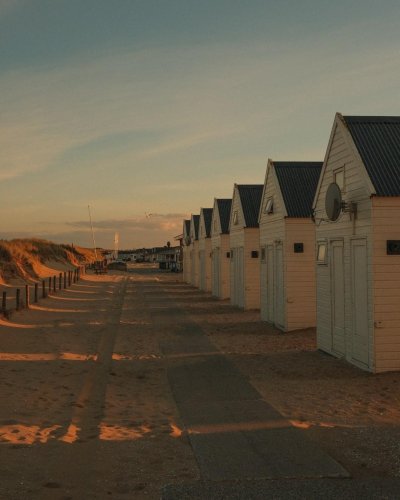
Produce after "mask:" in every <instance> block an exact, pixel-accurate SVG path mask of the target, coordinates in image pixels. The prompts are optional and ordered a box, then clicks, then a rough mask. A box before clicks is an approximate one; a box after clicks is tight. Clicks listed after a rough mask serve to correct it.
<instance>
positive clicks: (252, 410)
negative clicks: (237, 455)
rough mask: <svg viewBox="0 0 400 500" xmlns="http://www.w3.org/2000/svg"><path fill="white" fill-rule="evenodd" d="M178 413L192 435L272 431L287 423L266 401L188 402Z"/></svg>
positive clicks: (182, 405) (183, 403) (180, 407)
mask: <svg viewBox="0 0 400 500" xmlns="http://www.w3.org/2000/svg"><path fill="white" fill-rule="evenodd" d="M179 412H180V414H181V417H182V419H183V420H184V422H185V424H186V428H187V429H190V430H191V431H193V432H201V429H203V428H208V429H209V432H213V430H212V429H214V432H217V431H218V429H220V431H221V432H224V429H225V432H226V431H228V430H229V429H234V428H235V429H237V430H246V429H248V430H255V429H263V428H266V429H268V428H269V429H271V428H278V427H288V426H289V425H290V424H289V422H288V421H287V420H285V419H283V417H282V415H281V414H280V413H279V412H278V411H277V410H276V409H275V408H274V407H273V406H271V405H270V404H268V403H267V402H266V401H264V400H262V399H259V400H254V399H251V400H242V399H240V400H234V401H196V400H195V401H193V400H190V401H187V402H182V403H180V405H179Z"/></svg>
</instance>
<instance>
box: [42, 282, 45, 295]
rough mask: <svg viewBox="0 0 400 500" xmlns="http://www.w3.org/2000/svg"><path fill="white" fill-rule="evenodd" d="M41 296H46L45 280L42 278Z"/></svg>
mask: <svg viewBox="0 0 400 500" xmlns="http://www.w3.org/2000/svg"><path fill="white" fill-rule="evenodd" d="M42 298H43V299H45V298H46V280H42Z"/></svg>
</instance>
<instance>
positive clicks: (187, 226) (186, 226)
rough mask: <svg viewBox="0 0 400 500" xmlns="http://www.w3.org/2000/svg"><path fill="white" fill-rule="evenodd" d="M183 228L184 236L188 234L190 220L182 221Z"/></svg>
mask: <svg viewBox="0 0 400 500" xmlns="http://www.w3.org/2000/svg"><path fill="white" fill-rule="evenodd" d="M183 226H184V232H185V233H186V234H190V220H189V219H184V221H183Z"/></svg>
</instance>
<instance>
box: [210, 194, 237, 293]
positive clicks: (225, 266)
mask: <svg viewBox="0 0 400 500" xmlns="http://www.w3.org/2000/svg"><path fill="white" fill-rule="evenodd" d="M231 207H232V200H231V199H217V198H215V199H214V207H213V215H212V220H211V254H212V257H211V281H212V294H213V295H214V297H218V298H219V299H227V298H229V295H230V275H229V274H230V243H229V216H230V213H231Z"/></svg>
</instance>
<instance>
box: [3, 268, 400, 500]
mask: <svg viewBox="0 0 400 500" xmlns="http://www.w3.org/2000/svg"><path fill="white" fill-rule="evenodd" d="M174 311H175V312H174ZM178 311H184V314H185V315H186V316H187V318H188V323H190V324H191V325H192V327H193V328H192V329H195V328H198V329H201V330H202V332H204V333H205V334H206V335H207V336H208V338H209V339H210V341H211V342H210V343H209V344H208V347H207V345H206V344H207V343H206V342H203V341H202V342H203V347H201V348H202V349H204V351H205V350H207V349H210V347H209V345H211V346H212V352H203V354H204V355H205V356H210V357H212V356H213V354H215V352H218V351H219V352H220V353H224V354H225V355H226V356H227V357H228V358H229V359H230V361H231V362H233V363H234V365H235V366H236V367H237V369H238V370H239V371H240V373H241V374H242V375H243V376H245V377H246V378H247V380H248V381H250V382H251V384H252V385H253V387H254V388H255V389H256V390H257V391H258V392H259V393H260V394H261V395H262V396H263V398H264V399H265V400H266V401H268V402H269V403H271V404H272V405H273V406H274V407H275V408H276V409H278V410H279V412H280V413H281V414H282V415H283V416H284V417H285V418H287V419H289V420H291V421H292V422H294V423H295V425H296V426H298V428H300V429H303V431H304V432H305V433H306V434H307V436H308V437H309V438H310V439H312V440H313V441H314V442H315V443H316V444H317V445H318V446H320V447H321V448H323V449H325V451H326V452H327V453H328V454H329V455H331V456H333V457H334V458H335V459H336V460H337V461H338V462H339V463H341V464H343V465H344V467H345V468H346V469H347V470H349V471H350V472H351V473H352V475H353V476H354V477H356V478H367V477H370V476H375V477H383V478H385V477H387V478H397V477H399V476H400V468H399V467H400V462H399V457H400V449H399V442H400V432H399V430H400V427H399V421H400V400H399V394H400V391H399V388H400V374H399V373H391V374H383V375H379V376H372V375H370V374H366V373H364V372H362V371H360V370H357V369H355V368H353V367H351V366H349V365H347V364H346V363H343V362H341V361H339V360H336V359H334V358H331V357H328V356H326V355H323V354H321V353H319V352H317V351H316V350H315V332H313V331H305V332H297V333H296V334H289V335H282V334H280V333H279V332H277V331H276V330H274V329H272V328H270V327H268V326H267V325H265V323H261V322H260V321H259V319H258V314H257V313H254V312H243V311H239V310H238V309H235V308H232V307H231V306H230V305H229V304H228V303H227V302H225V301H223V302H218V301H215V300H214V299H212V298H211V297H210V296H209V295H207V294H203V293H201V292H199V291H197V290H195V289H193V288H191V287H189V286H187V285H184V284H182V283H180V277H179V276H176V275H173V274H171V273H158V272H156V271H153V270H146V269H142V270H141V269H137V270H135V273H134V274H129V275H126V274H123V273H117V272H116V273H115V274H113V275H111V274H110V275H107V276H91V275H90V276H87V277H86V278H85V279H84V280H82V281H81V282H79V283H77V284H74V285H73V286H72V287H71V288H70V289H68V290H65V291H62V292H61V293H60V292H58V293H57V294H56V295H55V296H52V297H50V298H48V299H46V300H43V301H40V302H39V304H38V305H37V306H36V307H35V308H34V309H33V310H24V311H21V312H20V313H18V314H15V315H14V316H13V317H12V320H11V321H10V322H5V321H2V322H1V324H0V381H1V382H0V400H1V405H0V498H1V499H3V498H4V499H7V500H8V499H10V500H14V499H18V500H20V499H24V500H25V499H28V498H29V499H45V500H46V499H63V500H67V499H74V500H75V499H78V500H80V499H82V498H84V499H91V498H93V499H103V498H113V499H114V498H116V499H126V498H139V499H140V498H159V496H160V491H161V488H162V487H163V486H164V485H165V484H174V483H177V482H181V481H189V482H191V481H196V480H197V479H198V478H199V469H198V466H197V463H196V460H195V456H194V453H193V451H192V447H191V446H190V444H189V440H188V438H187V436H186V435H185V433H182V430H183V423H182V420H181V417H180V415H179V412H178V410H177V406H176V403H175V400H174V398H173V396H172V392H171V387H170V384H169V381H168V367H171V366H172V365H173V364H174V363H176V364H177V365H178V364H179V363H180V362H181V361H182V360H185V359H190V356H191V355H192V354H191V353H190V350H191V349H192V348H193V346H197V347H196V348H199V346H200V344H199V343H198V341H197V340H196V338H195V336H193V338H192V340H191V344H190V345H188V346H187V348H186V349H187V352H183V353H182V352H181V351H179V349H182V346H183V344H182V341H181V340H182V339H181V340H180V336H182V335H190V332H188V331H186V330H185V328H184V327H182V325H179V324H178V323H177V322H174V319H173V318H174V314H175V313H177V312H178ZM179 314H181V313H179ZM179 314H178V316H179ZM163 316H164V317H165V318H166V319H167V320H166V321H163V320H162V318H163ZM178 316H177V317H178ZM186 340H187V339H185V342H186ZM178 348H179V349H178ZM177 349H178V350H177Z"/></svg>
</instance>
